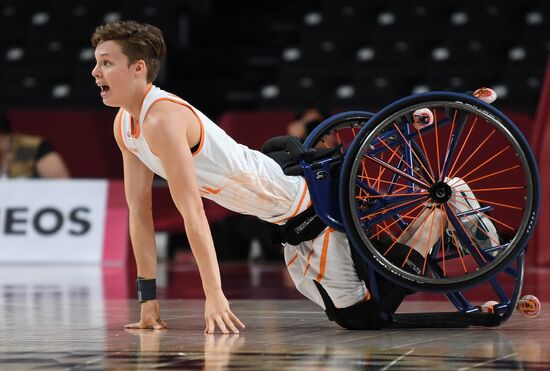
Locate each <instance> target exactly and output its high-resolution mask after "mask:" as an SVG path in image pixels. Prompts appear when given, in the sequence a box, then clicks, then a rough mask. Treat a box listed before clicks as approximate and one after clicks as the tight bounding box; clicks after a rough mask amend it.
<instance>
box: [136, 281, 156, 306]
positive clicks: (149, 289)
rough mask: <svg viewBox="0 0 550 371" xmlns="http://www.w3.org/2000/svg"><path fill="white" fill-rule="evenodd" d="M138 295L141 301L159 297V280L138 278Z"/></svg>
mask: <svg viewBox="0 0 550 371" xmlns="http://www.w3.org/2000/svg"><path fill="white" fill-rule="evenodd" d="M136 291H137V297H138V300H139V302H140V303H143V302H145V301H148V300H155V299H156V298H157V280H156V279H154V278H152V279H145V278H143V277H138V278H137V279H136Z"/></svg>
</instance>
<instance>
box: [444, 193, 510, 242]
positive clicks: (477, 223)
mask: <svg viewBox="0 0 550 371" xmlns="http://www.w3.org/2000/svg"><path fill="white" fill-rule="evenodd" d="M456 202H458V203H459V204H461V205H463V206H466V207H468V205H467V204H465V203H462V202H460V201H458V200H456ZM450 203H451V205H453V206H454V207H455V209H456V208H457V207H456V204H455V203H454V202H450ZM461 218H466V219H468V221H469V222H470V223H475V225H474V227H475V229H477V230H478V231H481V232H482V233H483V234H484V235H486V236H487V237H488V238H489V239H490V240H491V241H492V242H494V243H495V246H498V245H500V242H499V241H495V240H494V239H493V238H492V237H491V236H490V235H489V234H488V233H487V232H485V231H484V230H483V228H478V226H479V221H472V219H470V217H469V216H468V215H462V216H461Z"/></svg>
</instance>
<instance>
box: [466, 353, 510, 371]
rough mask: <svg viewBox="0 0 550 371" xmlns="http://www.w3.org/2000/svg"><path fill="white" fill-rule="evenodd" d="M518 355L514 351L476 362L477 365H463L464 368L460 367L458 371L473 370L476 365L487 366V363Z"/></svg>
mask: <svg viewBox="0 0 550 371" xmlns="http://www.w3.org/2000/svg"><path fill="white" fill-rule="evenodd" d="M517 355H518V354H517V353H512V354H509V355H507V356H504V357H500V358H493V359H489V360H487V361H485V362H480V363H476V364H475V365H473V366H470V367H462V368H459V369H458V371H466V370H471V369H473V368H475V367H479V366H485V365H488V364H489V363H493V362H498V361H502V360H504V359H507V358H511V357H515V356H517Z"/></svg>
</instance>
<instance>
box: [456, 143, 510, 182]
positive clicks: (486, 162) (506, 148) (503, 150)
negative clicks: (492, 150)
mask: <svg viewBox="0 0 550 371" xmlns="http://www.w3.org/2000/svg"><path fill="white" fill-rule="evenodd" d="M509 148H510V146H509V145H508V146H506V147H504V148H503V149H502V150H500V151H499V152H498V153H496V154H495V155H493V156H491V158H489V159H488V160H486V161H484V162H483V163H482V164H481V165H479V166H477V167H476V168H475V169H474V170H472V171H470V172H469V173H468V174H466V175H464V176H462V178H463V179H466V178H467V177H468V176H469V175H471V174H473V173H474V172H476V171H477V170H479V169H480V168H482V167H483V166H485V165H486V164H488V163H489V162H491V161H493V160H494V159H495V158H497V157H498V156H500V155H501V154H503V153H504V152H506V151H507V150H508V149H509Z"/></svg>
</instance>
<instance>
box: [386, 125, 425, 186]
mask: <svg viewBox="0 0 550 371" xmlns="http://www.w3.org/2000/svg"><path fill="white" fill-rule="evenodd" d="M393 127H394V128H396V129H397V131H398V132H399V135H401V138H403V141H404V142H405V143H406V144H407V146H409V148H410V149H411V152H412V154H413V155H414V157H416V160H417V161H418V163H419V164H420V166H422V169H424V171H425V172H426V174H428V176H429V177H430V179H431V181H432V182H433V183H435V180H434V178H433V176H432V175H431V174H430V173H429V172H428V170H427V169H426V167H425V166H424V163H423V162H422V161H421V160H420V158H418V155H417V154H416V151H415V150H414V148H412V146H411V142H410V141H407V139H405V136H404V135H403V133H402V132H401V130H399V128H398V127H397V125H395V123H394V124H393ZM424 155H426V154H425V153H424ZM413 171H414V170H413ZM415 172H416V171H415ZM422 180H424V181H426V179H424V178H422ZM426 182H427V181H426Z"/></svg>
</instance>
